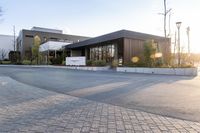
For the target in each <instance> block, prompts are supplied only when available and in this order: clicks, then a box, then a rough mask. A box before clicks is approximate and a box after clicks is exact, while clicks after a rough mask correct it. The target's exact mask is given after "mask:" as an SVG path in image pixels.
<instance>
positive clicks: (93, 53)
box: [90, 44, 116, 62]
mask: <svg viewBox="0 0 200 133" xmlns="http://www.w3.org/2000/svg"><path fill="white" fill-rule="evenodd" d="M115 46H116V45H115V44H108V45H103V46H102V45H101V46H96V47H91V48H90V60H105V61H106V62H111V61H112V60H113V59H114V55H115Z"/></svg>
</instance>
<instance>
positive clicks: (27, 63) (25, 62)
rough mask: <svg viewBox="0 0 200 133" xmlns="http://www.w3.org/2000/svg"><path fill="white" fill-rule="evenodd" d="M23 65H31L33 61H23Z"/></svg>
mask: <svg viewBox="0 0 200 133" xmlns="http://www.w3.org/2000/svg"><path fill="white" fill-rule="evenodd" d="M22 64H23V65H31V61H30V60H23V61H22Z"/></svg>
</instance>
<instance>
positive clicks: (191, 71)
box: [117, 67, 198, 76]
mask: <svg viewBox="0 0 200 133" xmlns="http://www.w3.org/2000/svg"><path fill="white" fill-rule="evenodd" d="M117 72H132V73H144V74H166V75H182V76H197V75H198V70H197V68H141V67H117Z"/></svg>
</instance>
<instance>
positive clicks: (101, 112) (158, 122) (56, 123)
mask: <svg viewBox="0 0 200 133" xmlns="http://www.w3.org/2000/svg"><path fill="white" fill-rule="evenodd" d="M0 132H9V133H10V132H30V133H31V132H39V133H40V132H52V133H57V132H58V133H62V132H65V133H68V132H69V133H71V132H72V133H80V132H81V133H88V132H91V133H116V132H117V133H132V132H148V133H151V132H155V133H159V132H166V133H168V132H172V133H175V132H192V133H196V132H200V123H197V122H191V121H185V120H179V119H174V118H169V117H164V116H160V115H155V114H151V113H146V112H142V111H138V110H132V109H127V108H123V107H119V106H113V105H109V104H104V103H99V102H94V101H90V100H86V99H82V98H77V97H72V96H69V95H64V94H59V93H55V92H51V91H47V90H43V89H39V88H35V87H31V86H28V85H25V84H22V83H19V82H17V81H14V80H12V79H10V78H8V77H0Z"/></svg>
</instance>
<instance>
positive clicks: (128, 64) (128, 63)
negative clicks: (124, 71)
mask: <svg viewBox="0 0 200 133" xmlns="http://www.w3.org/2000/svg"><path fill="white" fill-rule="evenodd" d="M124 66H126V67H146V64H145V63H143V62H138V63H133V62H126V63H124Z"/></svg>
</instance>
